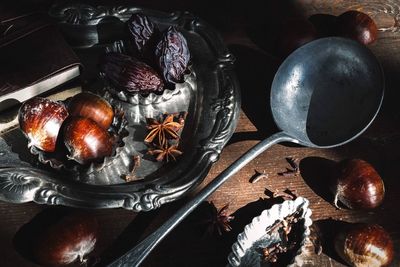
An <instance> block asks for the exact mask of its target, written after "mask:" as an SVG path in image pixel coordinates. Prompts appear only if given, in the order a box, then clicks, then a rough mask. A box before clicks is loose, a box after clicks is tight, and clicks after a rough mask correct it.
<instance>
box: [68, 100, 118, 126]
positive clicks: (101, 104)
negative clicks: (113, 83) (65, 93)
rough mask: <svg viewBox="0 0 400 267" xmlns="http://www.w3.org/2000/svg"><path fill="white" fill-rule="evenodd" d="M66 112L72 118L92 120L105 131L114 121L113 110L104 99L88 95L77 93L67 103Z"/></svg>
mask: <svg viewBox="0 0 400 267" xmlns="http://www.w3.org/2000/svg"><path fill="white" fill-rule="evenodd" d="M68 112H69V114H70V115H72V116H81V117H85V118H89V119H92V120H93V121H95V122H96V123H97V124H98V125H99V126H101V127H102V128H103V129H105V130H107V129H108V128H109V127H110V125H111V123H112V122H113V119H114V109H113V108H112V106H111V105H110V103H108V102H107V100H105V99H104V98H102V97H100V96H98V95H95V94H92V93H89V92H83V93H79V94H77V95H75V96H73V97H72V98H71V100H70V101H69V103H68Z"/></svg>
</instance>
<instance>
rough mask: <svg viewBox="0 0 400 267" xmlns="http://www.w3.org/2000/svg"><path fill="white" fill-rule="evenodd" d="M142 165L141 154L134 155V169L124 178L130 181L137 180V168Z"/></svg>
mask: <svg viewBox="0 0 400 267" xmlns="http://www.w3.org/2000/svg"><path fill="white" fill-rule="evenodd" d="M138 167H140V156H139V155H135V156H133V167H132V170H131V172H130V173H129V174H127V175H125V177H124V179H125V181H126V182H130V181H133V180H136V178H137V177H136V173H135V171H136V169H137V168H138Z"/></svg>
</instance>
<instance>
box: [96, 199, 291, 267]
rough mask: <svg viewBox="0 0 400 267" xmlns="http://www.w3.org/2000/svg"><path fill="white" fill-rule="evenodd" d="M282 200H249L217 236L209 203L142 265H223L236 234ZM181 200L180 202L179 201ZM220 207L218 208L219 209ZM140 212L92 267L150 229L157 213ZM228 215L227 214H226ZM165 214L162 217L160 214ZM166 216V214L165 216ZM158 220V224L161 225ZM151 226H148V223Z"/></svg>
mask: <svg viewBox="0 0 400 267" xmlns="http://www.w3.org/2000/svg"><path fill="white" fill-rule="evenodd" d="M281 202H283V199H282V198H274V199H263V198H260V199H259V200H257V201H254V202H251V203H249V204H247V205H246V206H244V207H242V208H240V209H238V210H237V211H235V212H234V213H233V214H231V215H232V216H234V217H235V218H234V219H233V220H232V221H231V222H230V226H231V227H232V230H231V231H230V232H222V234H221V235H220V234H219V233H218V230H217V225H216V224H215V223H214V222H215V221H214V220H213V218H214V216H215V214H216V213H215V212H216V210H215V208H214V206H213V204H211V203H209V202H202V203H201V204H200V206H199V207H198V208H197V209H196V210H195V211H194V212H193V213H192V214H191V215H190V216H188V217H187V218H186V219H185V220H184V221H183V222H182V223H181V224H180V225H179V226H178V227H177V228H176V229H175V230H173V232H172V233H170V234H169V235H168V236H167V237H166V238H165V239H164V240H163V241H162V242H161V243H160V245H159V246H157V247H156V248H155V250H154V252H152V254H151V255H150V256H149V257H148V258H147V259H146V260H145V261H144V263H143V265H142V266H174V267H176V266H225V265H226V264H227V257H228V255H229V253H230V252H231V246H232V244H233V243H234V242H235V241H236V239H237V235H238V234H239V233H240V232H242V231H243V229H244V226H245V225H247V224H248V223H250V222H251V220H252V218H254V217H255V216H258V215H260V213H261V212H262V211H263V210H265V209H268V208H270V207H271V206H272V205H273V204H277V203H281ZM179 203H180V204H179ZM181 205H182V201H177V202H175V203H171V204H169V205H165V206H163V207H161V208H160V210H161V213H162V214H165V213H168V214H173V213H175V212H176V210H177V209H178V208H179V207H180V206H181ZM220 208H221V207H217V210H220ZM160 210H159V211H157V212H153V211H151V212H149V213H147V212H146V213H139V214H138V215H137V216H136V217H135V219H134V220H133V221H132V223H131V224H130V225H129V226H128V227H127V228H126V229H125V230H124V231H123V232H122V233H121V234H120V235H119V237H118V238H117V239H116V241H115V242H114V243H113V244H112V245H111V246H110V248H109V249H108V250H106V251H105V252H104V253H103V255H102V256H101V262H99V263H97V264H96V265H95V266H96V267H97V266H106V265H107V264H109V263H110V262H112V260H114V259H116V258H117V257H118V256H121V255H123V254H124V253H125V252H126V251H128V250H129V249H130V248H132V247H133V246H134V245H136V244H137V243H138V242H139V239H141V238H143V236H145V235H147V234H143V233H146V232H149V230H150V232H152V231H154V229H149V228H154V227H156V226H153V225H154V224H155V223H154V222H157V218H156V214H157V213H159V212H160ZM229 215H230V214H229ZM161 217H164V216H161ZM167 217H168V216H167ZM161 223H163V221H162V222H159V223H157V224H161ZM150 224H152V226H150V227H149V225H150Z"/></svg>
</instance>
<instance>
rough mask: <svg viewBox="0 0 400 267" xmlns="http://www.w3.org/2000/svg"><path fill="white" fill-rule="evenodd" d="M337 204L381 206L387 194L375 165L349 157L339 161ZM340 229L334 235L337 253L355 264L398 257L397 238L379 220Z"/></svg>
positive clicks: (363, 207)
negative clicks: (393, 237)
mask: <svg viewBox="0 0 400 267" xmlns="http://www.w3.org/2000/svg"><path fill="white" fill-rule="evenodd" d="M332 178H333V179H332V180H333V187H332V189H333V193H334V195H335V200H334V205H335V206H336V207H338V208H339V206H338V202H340V203H341V204H343V205H344V206H346V207H347V208H349V209H356V210H371V209H374V208H377V207H378V206H380V205H381V204H382V202H383V199H384V196H385V187H384V183H383V180H382V178H381V177H380V175H379V174H378V172H377V171H376V170H375V168H374V167H373V166H372V165H371V164H370V163H368V162H366V161H364V160H361V159H357V158H355V159H346V160H343V161H341V162H339V163H337V164H336V168H335V171H334V174H333V177H332ZM337 230H339V231H338V233H337V234H336V235H335V237H334V241H333V242H334V248H335V250H336V252H337V254H338V255H339V256H340V257H341V258H342V259H343V260H344V261H346V262H347V263H348V264H350V265H351V266H357V267H363V266H365V267H366V266H377V267H378V266H388V265H389V264H390V263H391V262H392V260H393V257H394V248H393V242H392V240H391V238H390V235H389V234H388V233H387V232H386V230H385V229H384V228H383V227H382V226H380V225H377V224H365V223H354V224H349V226H347V227H343V229H337Z"/></svg>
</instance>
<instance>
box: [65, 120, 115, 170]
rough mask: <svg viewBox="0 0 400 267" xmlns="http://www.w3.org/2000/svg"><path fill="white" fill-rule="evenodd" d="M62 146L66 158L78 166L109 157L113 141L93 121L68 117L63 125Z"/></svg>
mask: <svg viewBox="0 0 400 267" xmlns="http://www.w3.org/2000/svg"><path fill="white" fill-rule="evenodd" d="M64 144H65V146H66V147H67V149H68V151H69V153H70V154H69V155H68V158H70V159H72V160H75V161H77V162H78V163H80V164H87V163H90V162H93V161H99V160H101V159H103V158H104V157H107V156H111V154H112V151H113V141H112V138H111V136H110V135H109V133H108V132H107V131H106V130H104V129H103V128H101V127H100V126H99V125H97V123H95V122H94V121H93V120H91V119H88V118H83V117H70V118H69V119H68V120H67V121H66V122H65V125H64Z"/></svg>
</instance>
